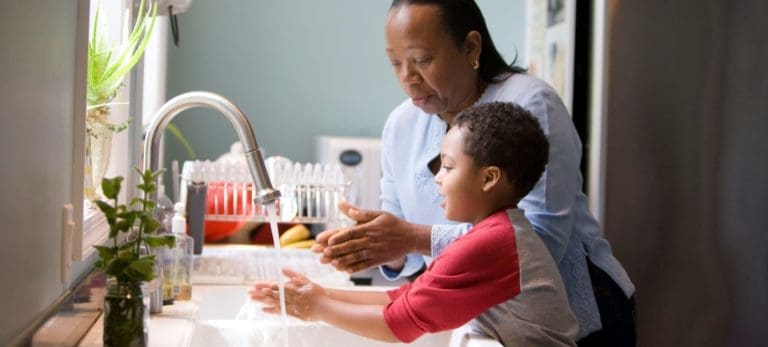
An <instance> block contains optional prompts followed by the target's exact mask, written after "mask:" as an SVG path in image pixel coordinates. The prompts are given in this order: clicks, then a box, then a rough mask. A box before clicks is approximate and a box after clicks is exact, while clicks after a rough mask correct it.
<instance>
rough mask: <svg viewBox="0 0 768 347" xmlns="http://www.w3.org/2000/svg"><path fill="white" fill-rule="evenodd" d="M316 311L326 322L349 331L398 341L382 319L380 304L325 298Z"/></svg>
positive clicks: (382, 312)
mask: <svg viewBox="0 0 768 347" xmlns="http://www.w3.org/2000/svg"><path fill="white" fill-rule="evenodd" d="M385 295H386V294H385ZM318 312H320V318H321V319H322V320H323V321H325V322H326V323H329V324H331V325H334V326H336V327H338V328H341V329H344V330H346V331H349V332H351V333H354V334H357V335H360V336H365V337H367V338H371V339H375V340H379V341H385V342H400V340H398V339H397V337H395V335H394V334H392V330H390V329H389V326H388V325H387V323H386V322H385V321H384V310H383V306H382V305H363V304H352V303H349V302H344V301H339V300H335V299H331V298H326V299H325V300H322V301H321V302H320V303H319V307H318Z"/></svg>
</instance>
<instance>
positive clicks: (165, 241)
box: [144, 235, 176, 248]
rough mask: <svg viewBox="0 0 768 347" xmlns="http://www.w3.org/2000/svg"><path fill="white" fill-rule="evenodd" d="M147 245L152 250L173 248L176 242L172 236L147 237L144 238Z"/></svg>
mask: <svg viewBox="0 0 768 347" xmlns="http://www.w3.org/2000/svg"><path fill="white" fill-rule="evenodd" d="M144 241H145V242H147V245H148V246H149V247H152V248H156V247H162V246H168V247H169V248H170V247H173V245H174V243H175V242H176V237H175V236H173V235H147V236H146V237H145V238H144Z"/></svg>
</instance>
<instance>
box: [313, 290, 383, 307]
mask: <svg viewBox="0 0 768 347" xmlns="http://www.w3.org/2000/svg"><path fill="white" fill-rule="evenodd" d="M325 292H326V294H327V295H328V297H329V298H331V299H334V300H336V301H341V302H346V303H349V304H360V305H386V304H388V303H389V302H390V301H391V300H390V299H389V295H387V293H385V292H384V291H374V290H354V289H335V288H326V289H325Z"/></svg>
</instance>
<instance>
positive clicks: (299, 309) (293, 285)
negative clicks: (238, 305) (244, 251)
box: [248, 269, 328, 321]
mask: <svg viewBox="0 0 768 347" xmlns="http://www.w3.org/2000/svg"><path fill="white" fill-rule="evenodd" d="M283 274H285V276H287V277H288V280H287V281H286V282H285V311H286V313H288V314H289V315H291V316H294V317H296V318H299V319H301V320H304V321H318V320H320V315H319V313H320V310H318V307H319V306H320V301H322V300H325V299H328V295H327V293H326V291H325V288H323V287H321V286H319V285H317V284H315V283H314V282H312V281H310V280H309V279H308V278H307V277H306V276H304V275H302V274H300V273H298V272H296V271H293V270H290V269H283ZM278 291H279V287H278V283H277V282H256V283H254V285H253V288H252V289H251V290H250V291H249V292H248V294H249V295H250V297H251V300H254V301H257V302H260V303H262V304H264V309H263V311H264V312H266V313H270V314H280V296H279V292H278Z"/></svg>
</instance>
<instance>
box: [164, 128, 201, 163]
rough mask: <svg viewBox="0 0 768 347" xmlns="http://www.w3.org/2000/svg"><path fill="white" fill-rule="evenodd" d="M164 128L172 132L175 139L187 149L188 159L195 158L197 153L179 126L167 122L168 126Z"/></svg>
mask: <svg viewBox="0 0 768 347" xmlns="http://www.w3.org/2000/svg"><path fill="white" fill-rule="evenodd" d="M165 130H166V131H168V132H169V133H171V134H173V136H174V137H175V138H176V140H178V141H179V143H180V144H181V145H182V146H183V147H184V149H186V150H187V154H188V155H189V158H190V159H192V160H194V159H197V154H196V153H195V150H194V149H193V148H192V144H191V143H189V140H187V138H186V137H185V136H184V133H182V132H181V130H180V129H179V128H177V127H176V126H175V125H173V123H168V126H167V127H166V128H165Z"/></svg>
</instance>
